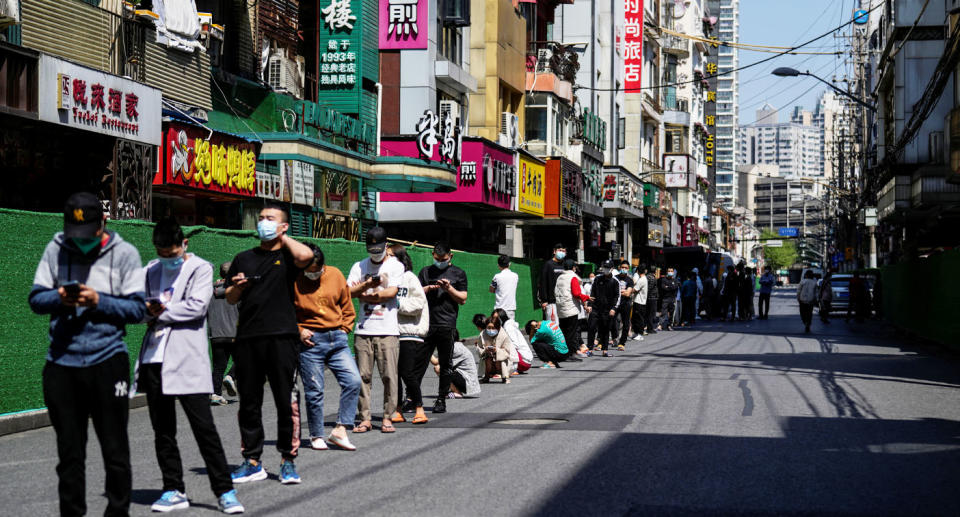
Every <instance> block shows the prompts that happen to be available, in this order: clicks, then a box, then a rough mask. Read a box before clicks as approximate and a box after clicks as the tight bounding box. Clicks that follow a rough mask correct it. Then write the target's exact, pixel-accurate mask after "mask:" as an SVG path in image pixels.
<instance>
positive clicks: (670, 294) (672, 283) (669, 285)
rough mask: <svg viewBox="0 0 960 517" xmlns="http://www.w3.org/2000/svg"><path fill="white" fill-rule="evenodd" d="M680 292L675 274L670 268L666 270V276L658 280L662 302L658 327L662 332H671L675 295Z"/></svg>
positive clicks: (675, 302) (675, 305)
mask: <svg viewBox="0 0 960 517" xmlns="http://www.w3.org/2000/svg"><path fill="white" fill-rule="evenodd" d="M679 292H680V282H679V281H678V280H677V272H676V271H675V270H674V269H673V268H672V267H668V268H667V276H665V277H663V278H661V279H660V299H661V300H663V311H662V312H663V318H662V319H661V320H660V327H661V328H662V329H663V330H673V328H672V323H673V316H674V315H673V312H674V311H675V310H676V308H677V294H678V293H679Z"/></svg>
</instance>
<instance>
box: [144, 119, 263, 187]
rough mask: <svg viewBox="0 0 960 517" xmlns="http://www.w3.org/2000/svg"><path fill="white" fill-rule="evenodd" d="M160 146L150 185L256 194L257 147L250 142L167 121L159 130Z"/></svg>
mask: <svg viewBox="0 0 960 517" xmlns="http://www.w3.org/2000/svg"><path fill="white" fill-rule="evenodd" d="M208 136H209V140H208V139H207V137H208ZM162 149H163V151H162V154H161V156H162V158H163V162H162V163H161V164H160V171H159V172H158V173H157V175H156V177H155V178H154V181H153V184H154V185H179V186H184V187H191V188H195V189H200V190H208V191H211V192H217V193H222V194H233V195H238V196H251V197H253V196H256V195H257V175H256V164H257V146H256V144H254V143H251V142H248V141H246V140H243V139H241V138H237V137H232V136H228V135H224V134H221V133H217V132H214V133H213V135H210V132H209V131H208V130H206V129H203V128H196V127H193V126H188V125H185V124H177V123H170V124H167V125H166V127H165V128H164V131H163V143H162Z"/></svg>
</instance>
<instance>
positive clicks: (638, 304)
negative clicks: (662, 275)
mask: <svg viewBox="0 0 960 517" xmlns="http://www.w3.org/2000/svg"><path fill="white" fill-rule="evenodd" d="M633 288H634V294H633V314H632V315H631V317H630V327H631V330H632V331H633V336H631V337H630V339H633V340H634V341H643V329H644V327H645V326H646V324H647V323H646V321H647V312H646V311H647V292H649V290H650V287H649V285H647V266H646V265H644V264H640V265H639V266H637V270H636V271H635V272H634V273H633Z"/></svg>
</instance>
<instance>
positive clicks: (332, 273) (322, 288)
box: [294, 244, 361, 451]
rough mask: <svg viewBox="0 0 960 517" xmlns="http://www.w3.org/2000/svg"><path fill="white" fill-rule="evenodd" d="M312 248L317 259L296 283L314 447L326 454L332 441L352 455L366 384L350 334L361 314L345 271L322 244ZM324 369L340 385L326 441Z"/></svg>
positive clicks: (302, 362)
mask: <svg viewBox="0 0 960 517" xmlns="http://www.w3.org/2000/svg"><path fill="white" fill-rule="evenodd" d="M307 246H308V247H309V248H310V250H311V251H312V252H313V261H312V262H311V263H310V265H309V266H307V268H306V269H304V270H303V273H302V274H301V275H300V277H298V278H297V282H296V284H294V307H296V309H297V325H298V326H299V328H300V341H301V343H302V346H301V348H300V379H301V380H302V381H303V395H304V400H305V401H306V403H307V408H306V409H307V411H306V412H307V417H308V418H309V421H308V423H309V428H310V447H311V448H313V449H316V450H321V451H322V450H326V449H327V442H330V443H332V444H333V445H335V446H337V447H339V448H341V449H344V450H348V451H353V450H356V447H355V446H354V445H353V444H352V443H350V438H348V437H347V429H352V428H353V421H354V418H355V417H356V415H357V401H358V399H359V397H360V385H361V380H360V370H359V369H358V368H357V363H356V361H354V359H353V354H352V353H350V346H349V344H348V343H347V336H348V335H349V334H350V332H351V331H353V323H354V321H355V319H356V312H354V309H353V301H352V300H351V298H350V289H349V288H348V287H347V280H346V279H345V278H344V277H343V273H342V272H340V270H339V269H337V268H335V267H333V266H331V265H328V264H327V263H326V257H324V255H323V251H322V250H321V249H320V248H319V247H318V246H316V245H314V244H307ZM325 368H330V371H331V372H333V375H334V376H335V377H336V378H337V384H339V385H340V406H339V409H338V411H337V424H336V426H335V427H334V428H333V430H332V431H331V432H330V436H329V437H328V438H327V440H326V441H324V439H323V435H324V433H323V394H324V389H323V388H324V379H323V377H324V375H323V374H324V369H325ZM301 421H302V419H301ZM301 427H302V426H301Z"/></svg>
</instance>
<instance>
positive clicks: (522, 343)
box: [491, 309, 533, 375]
mask: <svg viewBox="0 0 960 517" xmlns="http://www.w3.org/2000/svg"><path fill="white" fill-rule="evenodd" d="M493 314H496V315H497V317H498V318H500V322H501V324H503V332H506V333H507V337H509V338H510V342H511V343H513V348H514V349H515V350H516V352H517V357H516V360H515V361H514V362H515V365H516V370H515V371H513V372H511V375H520V374H523V373H526V372H527V371H528V370H529V369H530V366H531V365H533V349H532V348H530V343H528V342H527V339H526V338H524V337H523V332H522V331H521V330H520V325H518V324H517V321H516V320H514V319H513V318H511V317H510V315H509V314H507V311H505V310H503V309H494V310H493ZM493 314H491V317H492V316H493Z"/></svg>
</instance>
